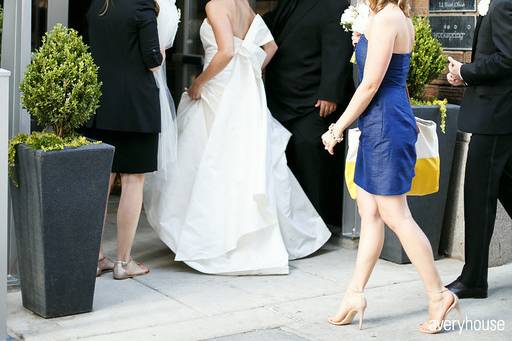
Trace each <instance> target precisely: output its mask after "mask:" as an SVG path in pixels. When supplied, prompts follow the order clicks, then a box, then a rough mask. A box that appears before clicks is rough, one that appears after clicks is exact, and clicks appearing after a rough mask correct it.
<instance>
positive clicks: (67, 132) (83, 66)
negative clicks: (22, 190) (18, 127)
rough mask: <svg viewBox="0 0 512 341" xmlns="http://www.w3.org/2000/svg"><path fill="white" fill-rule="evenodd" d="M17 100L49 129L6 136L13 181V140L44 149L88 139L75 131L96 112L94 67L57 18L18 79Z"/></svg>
mask: <svg viewBox="0 0 512 341" xmlns="http://www.w3.org/2000/svg"><path fill="white" fill-rule="evenodd" d="M20 90H21V92H22V105H23V107H24V108H25V109H27V110H28V112H29V113H30V115H31V116H32V118H34V119H35V120H36V121H37V123H38V124H39V125H40V126H42V127H45V129H48V130H47V131H44V132H35V133H32V134H30V135H26V134H19V135H17V136H15V137H14V138H12V139H11V140H10V142H9V175H10V177H11V179H12V180H13V182H14V184H15V185H16V186H17V185H18V184H17V181H16V179H15V174H14V167H15V161H16V145H18V144H20V143H24V144H26V145H28V146H30V147H31V148H33V149H37V150H42V151H44V152H47V151H55V150H62V149H64V148H76V147H80V146H83V145H86V144H90V143H93V142H92V141H90V140H87V139H86V138H85V137H83V136H80V135H78V134H77V133H76V129H78V128H80V127H81V126H83V125H84V124H85V123H86V122H87V121H88V120H89V119H90V118H91V117H92V116H93V115H94V113H95V111H96V109H97V108H98V106H99V99H100V96H101V82H100V81H99V80H98V67H97V66H96V64H95V63H94V60H93V58H92V55H91V54H90V53H89V48H88V47H87V45H86V44H84V42H83V40H82V38H81V37H80V36H79V35H78V33H77V32H76V31H75V30H72V29H68V28H65V27H64V26H62V25H61V24H58V25H56V26H55V27H54V29H53V30H52V31H51V32H49V33H47V34H46V35H45V37H44V38H43V45H42V46H41V48H40V49H39V50H38V51H37V52H36V53H35V54H34V56H33V59H32V62H31V63H30V65H29V66H28V68H27V72H26V73H25V77H24V79H23V81H22V82H21V85H20Z"/></svg>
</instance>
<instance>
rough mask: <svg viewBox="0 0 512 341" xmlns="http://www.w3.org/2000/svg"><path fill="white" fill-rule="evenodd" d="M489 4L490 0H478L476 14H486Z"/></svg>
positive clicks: (483, 15)
mask: <svg viewBox="0 0 512 341" xmlns="http://www.w3.org/2000/svg"><path fill="white" fill-rule="evenodd" d="M490 5H491V0H480V2H478V14H479V15H481V16H482V17H485V16H486V15H487V12H489V6H490Z"/></svg>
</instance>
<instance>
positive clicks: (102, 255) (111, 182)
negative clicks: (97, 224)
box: [98, 173, 117, 260]
mask: <svg viewBox="0 0 512 341" xmlns="http://www.w3.org/2000/svg"><path fill="white" fill-rule="evenodd" d="M116 176H117V174H116V173H112V174H110V179H109V183H108V194H107V206H106V207H105V216H104V217H103V230H102V231H101V240H102V241H101V245H100V254H99V256H98V260H102V259H103V258H105V253H104V251H103V231H104V230H105V225H106V223H107V213H108V200H109V198H110V193H111V192H112V187H113V186H114V181H115V180H116Z"/></svg>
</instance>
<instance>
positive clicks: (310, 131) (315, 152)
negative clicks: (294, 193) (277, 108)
mask: <svg viewBox="0 0 512 341" xmlns="http://www.w3.org/2000/svg"><path fill="white" fill-rule="evenodd" d="M338 117H339V115H334V114H333V115H332V117H328V118H326V119H324V118H321V117H320V114H319V113H318V112H314V113H311V114H309V115H306V116H304V117H299V118H297V119H294V120H290V121H285V122H283V125H284V126H285V127H286V128H287V129H288V130H289V131H290V132H291V133H292V137H291V139H290V142H289V143H288V147H287V149H286V158H287V160H288V166H289V167H290V170H291V171H292V172H293V174H294V175H295V177H296V178H297V180H298V181H299V183H300V185H301V186H302V188H303V189H304V192H306V193H307V195H308V198H309V200H310V201H311V203H312V204H313V206H314V207H315V209H316V210H317V212H318V214H319V215H320V216H321V217H322V219H323V220H324V222H325V223H326V224H328V225H331V226H332V227H338V226H341V225H342V222H341V220H342V214H341V211H342V203H343V173H344V172H343V171H344V158H343V155H344V150H345V149H344V146H345V143H344V142H342V143H340V144H338V145H337V146H336V152H335V154H334V156H333V155H330V154H329V153H328V152H327V151H326V150H325V148H324V145H323V144H322V139H321V137H322V134H323V133H325V132H326V131H327V129H328V128H329V125H330V124H331V123H332V122H334V121H336V119H337V118H338Z"/></svg>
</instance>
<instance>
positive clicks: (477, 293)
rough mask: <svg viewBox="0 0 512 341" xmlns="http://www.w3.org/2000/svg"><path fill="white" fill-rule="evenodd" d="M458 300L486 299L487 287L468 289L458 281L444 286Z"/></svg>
mask: <svg viewBox="0 0 512 341" xmlns="http://www.w3.org/2000/svg"><path fill="white" fill-rule="evenodd" d="M446 288H448V289H449V290H450V291H451V292H453V293H454V294H455V295H457V297H458V298H461V299H462V298H487V287H484V288H478V287H469V286H467V285H465V284H464V283H462V281H461V280H460V279H456V280H455V281H453V282H452V283H450V284H448V285H447V286H446Z"/></svg>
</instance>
